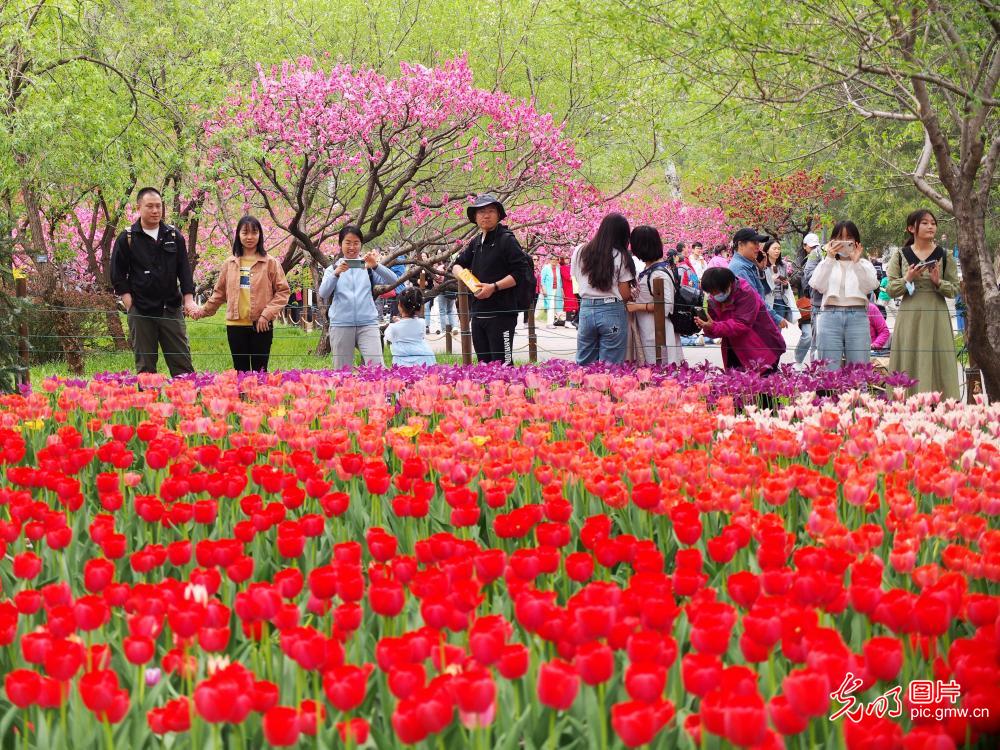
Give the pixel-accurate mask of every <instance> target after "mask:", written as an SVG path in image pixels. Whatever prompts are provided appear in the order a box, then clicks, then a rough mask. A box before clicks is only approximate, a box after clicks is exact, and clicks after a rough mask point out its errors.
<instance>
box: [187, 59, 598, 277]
mask: <svg viewBox="0 0 1000 750" xmlns="http://www.w3.org/2000/svg"><path fill="white" fill-rule="evenodd" d="M400 67H401V69H400V75H399V76H398V77H396V78H388V77H386V76H383V75H381V74H380V73H378V72H376V71H374V70H369V69H364V68H360V69H359V68H351V67H349V66H346V65H336V66H333V67H332V68H331V69H329V70H324V69H323V68H322V67H321V66H320V65H319V64H318V63H317V62H316V61H314V60H310V59H300V60H298V61H295V62H289V63H285V64H284V65H282V66H281V67H280V68H275V69H271V70H264V69H259V70H258V75H257V79H256V80H255V81H254V82H253V83H252V85H250V86H243V87H237V88H236V90H235V93H234V95H233V96H232V97H231V98H230V99H229V100H228V101H227V102H226V103H225V104H224V105H223V106H222V107H221V108H220V110H219V112H218V113H217V116H216V117H214V118H213V119H212V120H211V121H209V122H208V123H207V125H206V130H207V132H208V135H209V136H210V138H211V143H212V144H213V149H214V150H213V151H212V157H213V159H214V168H215V169H216V170H217V171H218V174H219V177H220V179H221V183H220V184H221V186H222V190H223V194H224V195H226V196H228V198H229V199H230V200H239V201H242V202H243V203H244V206H245V208H247V209H248V210H253V211H259V212H261V213H262V214H263V216H264V217H265V218H268V219H269V220H270V222H273V224H274V225H275V226H276V227H278V228H280V229H281V230H283V231H284V232H287V234H288V237H289V239H290V245H289V247H288V250H287V251H286V252H285V254H284V258H283V264H284V266H285V268H286V270H287V269H290V268H291V267H293V266H294V265H295V264H296V263H298V262H300V261H301V260H305V261H306V262H314V263H316V264H318V265H321V266H325V265H327V263H328V262H329V260H328V257H327V256H328V255H331V254H333V252H334V251H335V243H336V239H335V236H336V233H337V231H338V230H339V229H340V227H342V226H343V225H344V224H346V223H352V224H357V225H358V226H360V227H361V229H362V230H363V231H364V234H365V237H366V240H367V241H369V242H372V243H374V244H375V245H380V246H382V247H383V248H387V249H388V252H386V253H385V255H384V257H385V260H387V261H390V262H391V261H392V260H393V259H395V258H399V257H402V256H404V255H405V256H408V257H411V258H413V257H416V256H418V255H419V256H421V258H422V259H423V260H422V263H423V264H424V265H425V267H427V268H429V269H432V270H437V271H440V270H443V269H445V268H447V264H448V260H449V258H450V256H451V255H452V254H453V253H454V252H455V250H456V249H457V248H458V246H459V245H460V243H461V242H462V240H463V239H464V238H466V237H467V236H468V235H469V234H470V230H471V229H472V228H471V226H470V225H469V223H468V221H467V220H466V218H465V207H466V205H467V204H468V200H469V197H470V196H471V195H473V194H475V193H480V192H486V191H490V192H493V193H495V194H496V195H497V196H498V197H500V199H501V200H503V201H504V203H505V205H506V206H507V208H508V211H510V212H511V214H512V216H515V215H516V212H517V210H518V208H519V207H522V206H529V205H536V204H550V203H552V202H553V201H555V202H559V201H563V202H565V201H567V200H568V201H572V200H573V199H574V197H575V196H574V191H576V190H577V189H579V186H580V185H582V183H581V182H580V181H579V179H578V178H577V175H576V173H577V170H578V168H579V166H580V162H579V160H578V158H577V156H576V152H575V149H574V145H573V143H572V141H571V140H569V139H568V138H567V137H565V135H564V133H563V129H562V126H560V125H559V124H557V123H556V122H555V121H554V120H553V118H552V116H551V115H549V114H545V113H541V112H538V111H537V110H536V109H535V107H534V106H533V104H531V103H530V102H527V101H523V100H519V99H516V98H514V97H511V96H508V95H507V94H504V93H501V92H495V91H486V90H484V89H479V88H476V86H475V85H473V80H472V72H471V70H470V69H469V67H468V64H467V61H466V59H465V58H462V57H460V58H457V59H454V60H449V61H446V62H444V63H442V64H441V65H440V66H438V67H435V68H425V67H423V66H420V65H409V64H403V65H401V66H400ZM514 228H516V226H515V227H514ZM408 273H409V274H410V275H412V274H415V273H416V268H414V267H411V270H410V271H409V272H408Z"/></svg>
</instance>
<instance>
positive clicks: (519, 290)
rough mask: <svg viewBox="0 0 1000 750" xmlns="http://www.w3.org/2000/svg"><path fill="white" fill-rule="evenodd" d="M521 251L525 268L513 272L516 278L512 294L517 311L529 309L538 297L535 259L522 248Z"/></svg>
mask: <svg viewBox="0 0 1000 750" xmlns="http://www.w3.org/2000/svg"><path fill="white" fill-rule="evenodd" d="M521 253H522V254H523V255H524V259H525V260H526V261H527V263H526V266H527V270H522V271H521V273H518V274H514V278H515V279H516V280H517V286H516V287H514V296H515V297H516V300H517V301H516V307H517V310H518V312H521V311H524V310H530V309H531V306H532V305H533V304H535V300H536V299H537V298H538V290H537V289H536V284H537V283H538V282H537V280H536V279H535V261H534V259H533V258H532V257H531V256H530V255H528V254H527V253H526V252H524V250H521Z"/></svg>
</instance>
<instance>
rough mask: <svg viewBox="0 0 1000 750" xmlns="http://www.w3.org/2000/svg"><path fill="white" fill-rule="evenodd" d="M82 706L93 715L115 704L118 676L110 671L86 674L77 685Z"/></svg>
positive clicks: (101, 670) (103, 670)
mask: <svg viewBox="0 0 1000 750" xmlns="http://www.w3.org/2000/svg"><path fill="white" fill-rule="evenodd" d="M77 689H78V690H79V691H80V697H81V698H82V699H83V705H85V706H86V707H87V708H88V709H90V710H91V711H93V712H94V713H99V712H101V711H108V710H109V709H111V708H112V705H113V704H114V703H115V700H116V694H117V692H118V689H119V688H118V675H117V674H116V673H114V672H112V671H111V670H110V669H99V670H95V671H93V672H87V673H86V674H85V675H84V676H83V677H81V678H80V681H79V683H78V684H77Z"/></svg>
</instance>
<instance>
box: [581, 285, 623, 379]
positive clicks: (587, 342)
mask: <svg viewBox="0 0 1000 750" xmlns="http://www.w3.org/2000/svg"><path fill="white" fill-rule="evenodd" d="M627 346H628V313H627V312H626V311H625V303H624V302H622V301H621V300H619V299H613V300H612V301H611V302H605V300H603V299H586V298H585V299H582V300H580V324H579V329H578V330H577V333H576V363H577V364H578V365H586V364H590V363H591V362H610V363H612V364H618V363H621V362H624V361H625V354H626V349H627Z"/></svg>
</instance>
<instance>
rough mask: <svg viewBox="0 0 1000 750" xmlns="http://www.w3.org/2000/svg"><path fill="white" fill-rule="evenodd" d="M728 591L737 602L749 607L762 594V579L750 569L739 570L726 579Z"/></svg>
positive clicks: (730, 596)
mask: <svg viewBox="0 0 1000 750" xmlns="http://www.w3.org/2000/svg"><path fill="white" fill-rule="evenodd" d="M726 591H727V592H728V594H729V598H730V599H732V600H733V601H734V602H735V603H736V604H738V605H739V606H740V607H743V608H744V609H748V608H749V607H751V606H752V605H753V603H754V601H756V599H757V597H758V596H759V595H760V579H759V578H757V576H755V575H754V574H753V573H751V572H750V571H747V570H741V571H737V572H735V573H733V574H731V575H730V576H729V578H728V579H727V580H726Z"/></svg>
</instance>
